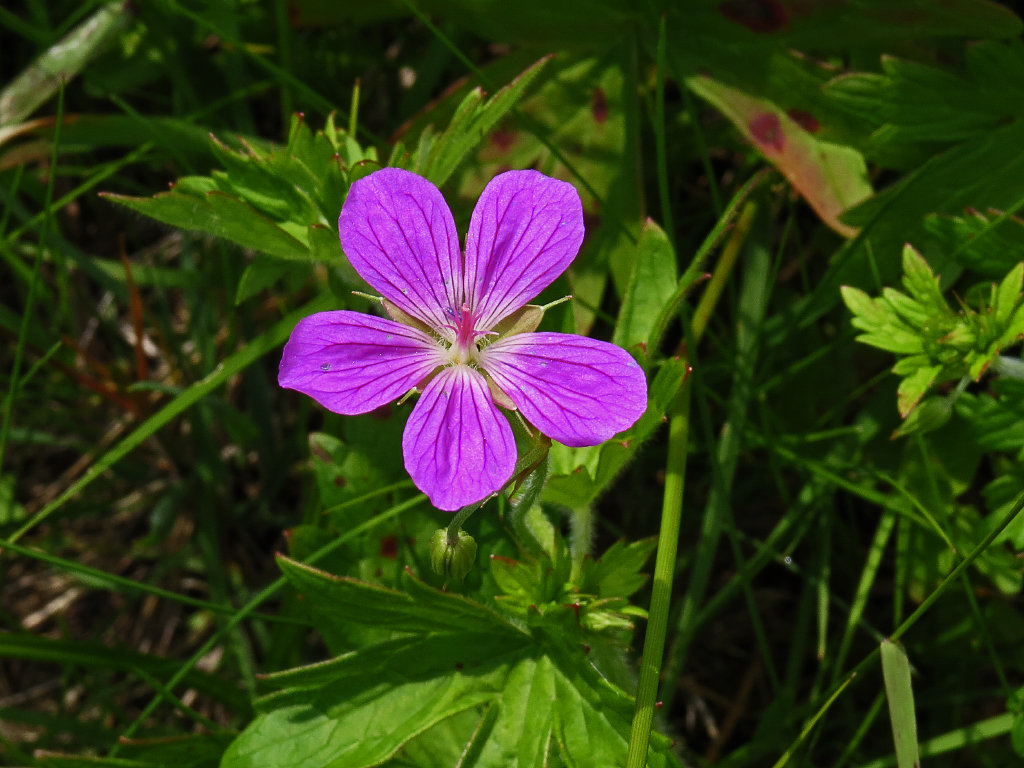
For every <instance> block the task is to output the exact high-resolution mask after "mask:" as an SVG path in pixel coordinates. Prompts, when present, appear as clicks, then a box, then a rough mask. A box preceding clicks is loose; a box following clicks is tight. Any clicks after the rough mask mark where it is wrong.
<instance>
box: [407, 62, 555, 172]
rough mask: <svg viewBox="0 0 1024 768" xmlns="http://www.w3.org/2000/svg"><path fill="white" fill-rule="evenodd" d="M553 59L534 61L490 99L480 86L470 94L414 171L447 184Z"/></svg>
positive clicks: (421, 157) (418, 160)
mask: <svg viewBox="0 0 1024 768" xmlns="http://www.w3.org/2000/svg"><path fill="white" fill-rule="evenodd" d="M550 59H551V57H550V56H546V57H544V58H543V59H540V60H539V61H537V62H536V63H534V64H533V65H532V66H530V67H529V68H528V69H526V70H525V71H523V72H522V73H521V74H520V75H519V76H518V77H516V78H515V79H514V80H513V81H512V82H510V83H509V84H508V85H506V86H505V87H504V88H502V89H501V90H500V91H498V92H497V93H496V94H494V96H492V97H491V98H490V99H488V100H487V101H486V102H485V101H484V92H483V90H481V89H480V88H476V89H474V90H473V91H471V92H470V93H469V94H467V95H466V97H465V98H464V99H463V100H462V103H461V104H460V105H459V107H458V109H457V110H456V112H455V116H454V117H453V118H452V121H451V123H449V125H448V128H447V129H445V131H444V133H442V134H441V135H440V136H438V137H437V139H436V140H435V141H433V143H432V144H431V146H430V151H429V153H428V154H427V155H424V156H420V155H418V156H417V158H416V162H415V165H414V167H413V169H412V170H415V171H416V172H417V173H419V174H421V175H422V176H426V177H427V178H428V179H430V180H431V181H432V182H434V183H435V184H437V185H438V186H441V185H442V184H444V183H445V182H446V181H447V180H448V177H449V176H451V175H452V173H454V172H455V169H456V168H457V167H458V166H459V163H461V162H462V160H463V159H464V158H465V157H466V155H468V154H469V153H470V152H471V151H472V150H473V149H475V148H476V147H477V145H479V144H480V142H482V141H483V140H484V138H486V136H487V134H488V133H490V131H491V129H492V128H494V126H495V125H497V123H498V121H499V120H501V118H502V117H504V116H505V114H506V113H507V112H508V111H509V110H510V109H511V108H512V107H513V106H515V104H516V102H518V101H519V100H520V99H521V98H522V97H523V94H524V93H525V92H526V89H527V88H528V87H529V86H530V83H532V82H533V80H534V78H535V77H537V75H538V74H539V73H540V72H541V70H543V69H544V67H545V66H546V65H547V63H548V61H550Z"/></svg>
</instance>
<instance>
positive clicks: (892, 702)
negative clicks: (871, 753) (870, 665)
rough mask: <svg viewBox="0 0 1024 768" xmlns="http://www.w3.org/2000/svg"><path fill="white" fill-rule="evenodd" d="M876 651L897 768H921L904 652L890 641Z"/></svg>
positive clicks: (907, 661) (907, 667) (908, 670)
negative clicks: (879, 656) (877, 652)
mask: <svg viewBox="0 0 1024 768" xmlns="http://www.w3.org/2000/svg"><path fill="white" fill-rule="evenodd" d="M879 651H880V652H881V654H882V679H883V680H884V681H885V696H886V699H888V701H889V720H890V721H891V722H892V739H893V743H894V744H895V745H896V764H897V765H898V766H899V768H920V760H921V756H920V754H919V753H918V751H917V717H916V716H915V715H914V690H913V688H912V687H911V685H910V661H909V659H907V654H906V653H904V651H903V649H902V648H900V646H899V645H897V644H896V643H894V642H892V641H890V640H883V641H882V644H881V646H880V647H879Z"/></svg>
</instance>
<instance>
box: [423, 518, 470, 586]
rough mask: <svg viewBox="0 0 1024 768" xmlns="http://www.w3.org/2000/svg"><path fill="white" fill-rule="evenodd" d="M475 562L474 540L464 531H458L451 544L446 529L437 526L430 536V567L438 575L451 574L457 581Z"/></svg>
mask: <svg viewBox="0 0 1024 768" xmlns="http://www.w3.org/2000/svg"><path fill="white" fill-rule="evenodd" d="M475 562H476V541H474V540H473V537H472V536H470V535H469V534H468V533H466V532H465V531H459V538H458V539H457V540H456V541H455V543H454V544H453V543H452V542H451V541H449V539H448V529H447V528H438V529H437V530H436V531H434V535H433V536H431V537H430V567H431V568H433V569H434V573H436V574H437V575H438V576H451V577H454V578H456V579H458V580H459V581H462V579H464V578H466V574H467V573H469V572H470V571H471V570H473V563H475Z"/></svg>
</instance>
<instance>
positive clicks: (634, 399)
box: [481, 333, 647, 446]
mask: <svg viewBox="0 0 1024 768" xmlns="http://www.w3.org/2000/svg"><path fill="white" fill-rule="evenodd" d="M481 362H482V365H483V368H484V369H485V370H486V371H487V373H488V375H489V376H490V377H491V378H492V379H493V380H494V383H495V384H497V385H498V387H499V388H500V389H501V390H502V391H503V392H504V393H505V394H506V395H508V396H509V397H510V398H512V402H514V403H515V404H516V407H517V408H519V410H520V411H521V412H522V414H523V415H524V416H525V417H526V418H527V419H529V421H530V422H531V423H532V424H533V425H534V426H536V427H537V428H538V429H539V430H540V431H541V432H543V433H544V434H545V435H547V436H548V437H550V438H552V439H554V440H557V441H558V442H560V443H564V444H565V445H571V446H581V445H597V444H598V443H602V442H604V441H605V440H607V439H609V438H610V437H612V436H613V435H615V434H617V433H618V432H621V431H622V430H624V429H628V428H629V427H631V426H633V424H634V423H635V422H636V420H637V419H639V418H640V416H641V415H643V412H644V411H645V410H647V380H646V379H645V378H644V372H643V370H642V369H641V368H640V366H639V365H637V363H636V361H635V360H634V359H633V358H632V357H630V356H629V353H628V352H626V351H625V350H624V349H622V348H620V347H617V346H615V345H614V344H608V343H607V342H604V341H597V340H596V339H588V338H586V337H585V336H576V335H574V334H569V333H520V334H518V335H516V336H510V337H508V338H505V339H501V340H499V341H496V342H494V343H493V344H491V345H489V346H487V347H485V348H484V349H483V351H482V352H481Z"/></svg>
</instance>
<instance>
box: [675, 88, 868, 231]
mask: <svg viewBox="0 0 1024 768" xmlns="http://www.w3.org/2000/svg"><path fill="white" fill-rule="evenodd" d="M686 85H687V87H688V88H689V89H690V90H692V91H693V92H694V93H696V94H697V95H698V96H700V97H701V98H703V99H706V100H707V101H708V102H710V103H711V104H713V105H714V106H715V107H717V108H718V109H719V110H720V111H721V112H722V113H723V114H724V115H725V116H726V117H728V118H729V120H731V121H732V123H733V125H734V126H735V127H736V128H737V129H738V130H739V131H740V132H741V133H742V134H743V136H744V137H745V138H746V139H747V141H749V142H750V143H751V144H753V145H754V147H755V148H756V149H757V150H758V151H759V152H760V153H761V154H762V155H764V157H765V159H766V160H768V161H769V162H770V163H772V164H773V165H774V166H775V167H776V168H778V169H779V171H781V172H782V174H783V175H784V176H785V177H786V179H787V180H788V181H789V182H790V184H792V185H793V187H794V188H795V189H796V190H797V192H799V193H800V195H801V196H802V197H803V198H804V199H805V200H806V201H807V202H808V204H809V205H810V206H811V208H813V209H814V211H815V213H817V214H818V216H819V217H820V218H821V220H822V221H823V222H825V223H826V224H827V225H828V226H829V227H831V228H832V229H834V230H835V231H836V232H838V233H839V234H841V235H844V236H846V237H849V236H852V235H853V234H855V232H856V230H855V229H853V228H852V227H850V226H848V225H847V224H845V223H843V222H842V221H840V218H839V217H840V214H842V213H843V212H844V211H845V210H847V209H848V208H851V207H852V206H854V205H856V204H857V203H860V202H862V201H863V200H865V199H867V198H868V197H870V196H871V194H872V192H873V190H872V188H871V184H870V182H869V181H868V177H867V166H866V165H865V163H864V158H863V157H862V156H861V154H860V152H858V151H857V150H855V149H853V148H852V147H847V146H842V145H840V144H833V143H830V142H825V141H822V140H820V139H818V138H817V137H816V136H815V135H814V134H813V133H811V132H810V131H807V130H805V129H804V128H803V127H802V126H801V125H800V124H799V123H797V122H796V121H795V120H794V119H793V118H792V117H790V116H789V115H788V114H787V113H786V111H785V110H783V109H781V108H780V107H778V106H777V105H775V104H773V103H772V102H770V101H768V100H767V99H764V98H760V97H758V96H754V95H752V94H750V93H744V92H743V91H741V90H739V89H737V88H733V87H730V86H728V85H726V84H725V83H722V82H719V81H717V80H714V79H712V78H710V77H706V76H704V75H697V76H694V77H690V78H687V80H686Z"/></svg>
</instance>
